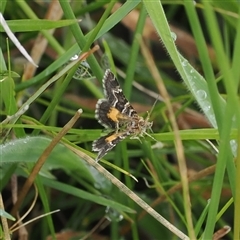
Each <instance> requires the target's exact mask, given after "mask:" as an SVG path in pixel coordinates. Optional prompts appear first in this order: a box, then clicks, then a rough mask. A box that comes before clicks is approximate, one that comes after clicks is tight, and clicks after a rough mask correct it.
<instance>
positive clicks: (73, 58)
mask: <svg viewBox="0 0 240 240" xmlns="http://www.w3.org/2000/svg"><path fill="white" fill-rule="evenodd" d="M77 59H78V55H77V54H75V55H74V56H72V57H71V58H70V61H75V60H77Z"/></svg>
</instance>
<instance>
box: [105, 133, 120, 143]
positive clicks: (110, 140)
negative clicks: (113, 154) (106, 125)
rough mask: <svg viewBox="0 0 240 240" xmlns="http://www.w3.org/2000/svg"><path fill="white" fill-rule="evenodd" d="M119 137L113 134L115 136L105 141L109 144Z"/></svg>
mask: <svg viewBox="0 0 240 240" xmlns="http://www.w3.org/2000/svg"><path fill="white" fill-rule="evenodd" d="M117 137H118V134H113V135H111V136H109V137H107V138H106V139H105V140H106V142H108V143H109V142H112V141H114V140H115V139H116V138H117Z"/></svg>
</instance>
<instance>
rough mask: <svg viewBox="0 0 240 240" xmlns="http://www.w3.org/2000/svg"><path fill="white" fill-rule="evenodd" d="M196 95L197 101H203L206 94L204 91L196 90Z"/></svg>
mask: <svg viewBox="0 0 240 240" xmlns="http://www.w3.org/2000/svg"><path fill="white" fill-rule="evenodd" d="M196 94H197V96H198V98H199V100H204V99H206V97H207V93H206V92H205V91H204V90H198V91H197V92H196Z"/></svg>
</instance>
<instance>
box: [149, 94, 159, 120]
mask: <svg viewBox="0 0 240 240" xmlns="http://www.w3.org/2000/svg"><path fill="white" fill-rule="evenodd" d="M159 98H160V95H158V97H157V98H156V100H155V102H154V104H153V106H152V108H151V110H150V112H147V113H148V118H150V116H151V114H152V112H153V109H154V108H155V106H156V104H157V101H158V100H159Z"/></svg>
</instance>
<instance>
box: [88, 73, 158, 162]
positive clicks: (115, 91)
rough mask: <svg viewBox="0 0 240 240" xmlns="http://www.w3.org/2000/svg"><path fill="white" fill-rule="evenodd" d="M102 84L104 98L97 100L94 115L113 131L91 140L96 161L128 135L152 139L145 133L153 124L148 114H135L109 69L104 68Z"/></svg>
mask: <svg viewBox="0 0 240 240" xmlns="http://www.w3.org/2000/svg"><path fill="white" fill-rule="evenodd" d="M102 84H103V89H104V96H105V98H104V99H99V100H98V102H97V104H96V110H95V117H96V119H97V120H98V122H99V123H100V124H101V125H102V126H104V127H105V128H108V129H112V130H113V131H112V132H110V133H109V134H107V135H106V136H103V137H100V138H98V139H97V140H95V141H94V142H93V144H92V150H93V151H94V152H98V155H97V158H96V161H99V160H100V159H101V158H102V157H103V156H104V155H105V154H107V152H109V151H110V150H111V149H112V148H113V147H115V146H116V145H117V144H118V143H119V142H120V141H122V140H123V139H125V138H126V137H128V136H130V138H131V139H138V140H140V138H139V137H143V136H144V135H147V136H149V137H151V138H152V139H154V138H153V137H152V136H151V135H149V134H148V133H147V130H148V129H150V130H151V127H152V124H153V123H152V122H150V121H149V115H148V116H147V118H146V119H144V118H143V117H141V116H139V115H138V114H137V112H136V111H135V109H134V108H133V107H132V105H131V104H130V103H129V101H128V100H127V99H126V97H125V96H124V94H123V91H122V88H121V87H120V85H119V83H118V81H117V79H116V77H115V76H114V74H113V73H112V72H111V70H110V69H107V70H106V72H105V74H104V77H103V81H102ZM154 140H155V141H156V139H154Z"/></svg>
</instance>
